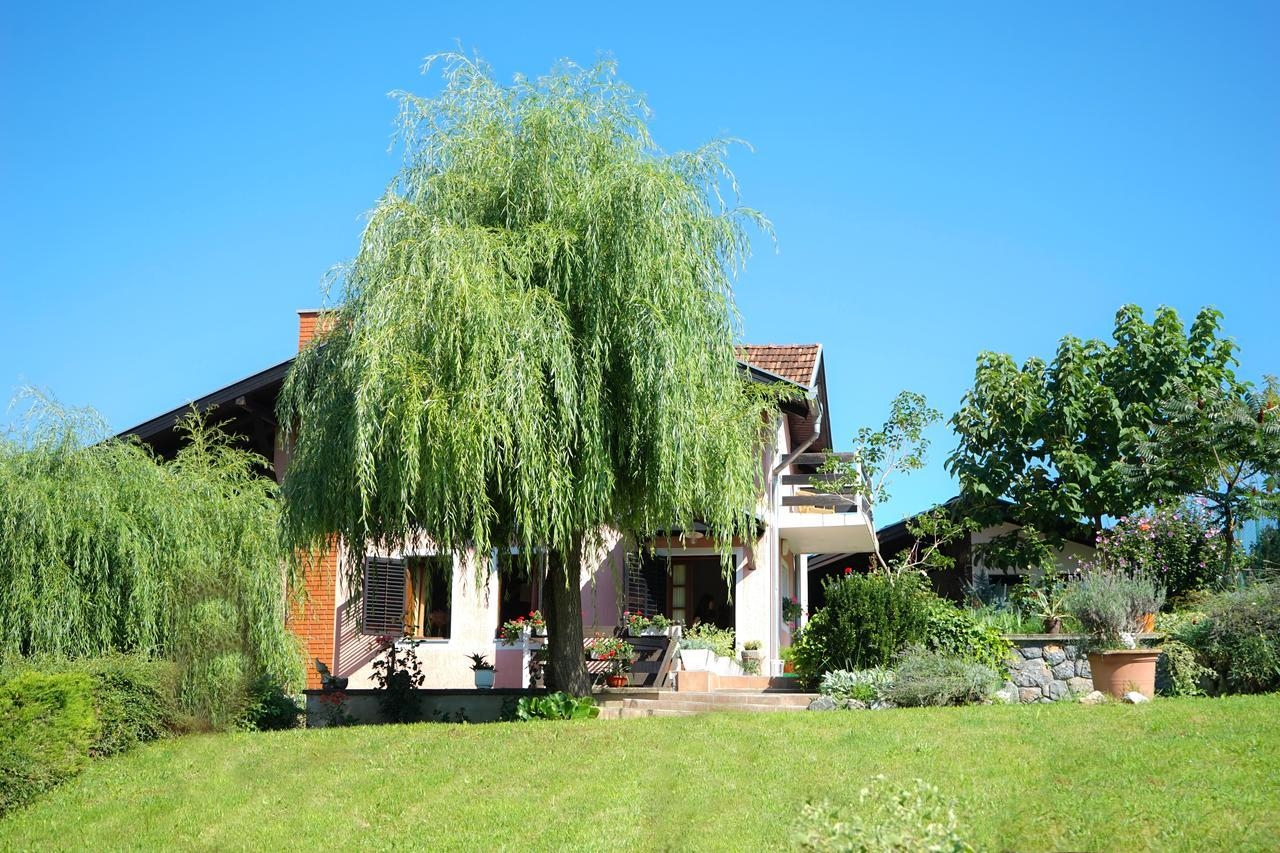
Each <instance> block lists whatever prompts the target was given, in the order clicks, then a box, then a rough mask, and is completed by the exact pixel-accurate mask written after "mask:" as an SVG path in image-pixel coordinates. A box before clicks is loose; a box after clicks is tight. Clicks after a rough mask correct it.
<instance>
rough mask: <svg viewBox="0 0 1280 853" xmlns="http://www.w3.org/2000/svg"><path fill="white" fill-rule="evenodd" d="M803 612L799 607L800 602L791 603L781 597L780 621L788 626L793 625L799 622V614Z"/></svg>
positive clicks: (789, 599) (785, 597)
mask: <svg viewBox="0 0 1280 853" xmlns="http://www.w3.org/2000/svg"><path fill="white" fill-rule="evenodd" d="M803 612H804V610H803V609H801V607H800V602H798V601H793V600H792V599H791V598H788V597H787V596H785V595H784V596H782V621H783V622H786V623H787V624H788V625H794V624H795V623H796V622H798V621H799V620H800V614H802V613H803Z"/></svg>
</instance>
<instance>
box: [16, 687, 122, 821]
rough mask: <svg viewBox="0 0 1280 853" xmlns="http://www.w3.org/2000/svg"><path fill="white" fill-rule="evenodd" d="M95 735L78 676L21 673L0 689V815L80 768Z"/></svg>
mask: <svg viewBox="0 0 1280 853" xmlns="http://www.w3.org/2000/svg"><path fill="white" fill-rule="evenodd" d="M97 734H98V722H97V720H96V719H95V717H94V714H93V682H92V680H91V679H90V678H89V676H87V675H85V674H84V673H81V672H64V673H39V672H23V673H20V674H18V675H16V676H14V677H13V678H10V679H8V680H7V681H5V682H4V683H3V684H0V815H2V814H5V813H6V812H9V811H11V810H12V809H15V808H17V807H19V806H21V805H23V804H25V803H27V802H29V801H30V800H31V799H32V798H34V797H35V796H36V795H38V794H40V793H41V792H43V791H47V790H48V789H50V788H52V787H53V786H55V785H57V784H58V783H60V782H62V781H63V780H65V779H69V778H70V777H72V776H74V775H75V774H77V773H79V772H80V771H81V770H82V769H84V765H85V764H86V763H87V762H88V760H89V749H90V747H91V746H92V744H93V742H94V738H95V737H96V736H97Z"/></svg>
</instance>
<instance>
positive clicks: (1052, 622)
mask: <svg viewBox="0 0 1280 853" xmlns="http://www.w3.org/2000/svg"><path fill="white" fill-rule="evenodd" d="M1044 632H1045V633H1046V634H1061V633H1062V620H1061V619H1058V618H1057V617H1054V618H1053V619H1046V620H1044Z"/></svg>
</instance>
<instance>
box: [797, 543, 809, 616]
mask: <svg viewBox="0 0 1280 853" xmlns="http://www.w3.org/2000/svg"><path fill="white" fill-rule="evenodd" d="M796 564H797V565H798V566H799V567H800V572H799V575H798V577H797V579H796V583H798V584H799V585H800V596H799V597H800V621H799V623H798V624H797V625H796V627H797V628H803V627H804V624H805V623H806V622H808V621H809V555H808V554H800V555H799V556H797V557H796Z"/></svg>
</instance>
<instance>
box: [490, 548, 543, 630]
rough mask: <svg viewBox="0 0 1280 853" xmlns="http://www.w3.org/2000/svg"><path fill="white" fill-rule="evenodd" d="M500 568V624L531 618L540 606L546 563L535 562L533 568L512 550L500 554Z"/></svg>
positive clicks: (498, 558)
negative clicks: (529, 616) (544, 564)
mask: <svg viewBox="0 0 1280 853" xmlns="http://www.w3.org/2000/svg"><path fill="white" fill-rule="evenodd" d="M496 556H497V567H498V624H499V625H501V624H502V623H503V622H507V621H510V620H512V619H517V618H519V617H521V616H528V615H529V613H530V612H531V611H533V610H536V609H537V608H538V607H539V606H540V604H541V602H540V598H541V595H540V593H541V592H542V576H543V574H544V572H545V568H544V566H543V560H542V559H540V558H535V559H534V562H533V565H530V564H529V563H528V562H527V561H526V560H524V559H523V558H522V557H521V556H520V555H519V553H517V552H516V551H515V549H512V550H511V551H509V552H506V553H504V552H498V553H497V555H496Z"/></svg>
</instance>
